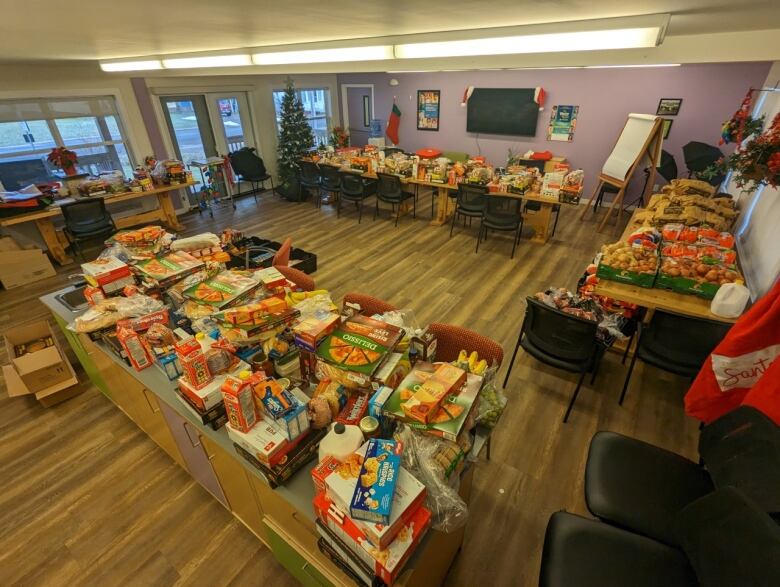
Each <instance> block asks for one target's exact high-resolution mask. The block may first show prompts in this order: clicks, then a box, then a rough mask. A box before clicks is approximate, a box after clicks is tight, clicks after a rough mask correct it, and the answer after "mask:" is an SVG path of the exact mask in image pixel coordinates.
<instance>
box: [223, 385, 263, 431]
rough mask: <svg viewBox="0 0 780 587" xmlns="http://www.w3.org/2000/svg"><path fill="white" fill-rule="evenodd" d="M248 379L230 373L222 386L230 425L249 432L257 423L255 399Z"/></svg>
mask: <svg viewBox="0 0 780 587" xmlns="http://www.w3.org/2000/svg"><path fill="white" fill-rule="evenodd" d="M242 375H243V374H242ZM247 379H248V378H244V379H242V378H241V377H233V376H231V375H228V376H227V377H225V381H224V382H223V383H222V386H221V387H220V391H221V392H222V401H223V402H225V411H226V412H227V416H228V420H229V421H230V425H231V426H232V427H233V428H234V429H235V430H240V431H241V432H249V430H250V429H251V428H252V426H254V425H255V423H257V411H256V408H255V399H254V397H253V393H252V387H251V385H250V383H249V381H247Z"/></svg>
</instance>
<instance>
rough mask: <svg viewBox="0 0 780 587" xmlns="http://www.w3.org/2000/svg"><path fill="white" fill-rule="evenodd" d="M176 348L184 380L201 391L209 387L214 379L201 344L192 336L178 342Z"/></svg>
mask: <svg viewBox="0 0 780 587" xmlns="http://www.w3.org/2000/svg"><path fill="white" fill-rule="evenodd" d="M174 348H175V349H176V354H177V355H178V356H179V362H180V363H181V369H182V372H183V373H184V378H185V379H186V380H187V382H188V383H189V384H190V386H192V387H194V388H195V389H200V388H202V387H205V386H206V385H208V384H209V383H210V382H211V380H212V379H213V377H212V375H211V372H210V371H209V366H208V363H207V362H206V355H205V354H204V353H203V349H202V347H201V344H200V342H198V340H197V339H196V338H195V337H194V336H190V337H189V338H185V339H184V340H180V341H179V342H177V343H176V344H175V345H174Z"/></svg>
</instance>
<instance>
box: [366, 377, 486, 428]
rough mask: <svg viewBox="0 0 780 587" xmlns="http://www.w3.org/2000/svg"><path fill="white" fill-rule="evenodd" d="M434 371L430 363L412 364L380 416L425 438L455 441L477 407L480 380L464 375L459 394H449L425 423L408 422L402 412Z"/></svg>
mask: <svg viewBox="0 0 780 587" xmlns="http://www.w3.org/2000/svg"><path fill="white" fill-rule="evenodd" d="M435 369H436V367H435V366H434V365H432V364H430V363H424V362H418V363H417V364H415V366H414V369H412V371H411V372H410V373H409V374H408V375H407V376H406V377H405V378H404V380H403V381H402V382H401V384H400V385H399V386H398V387H396V388H395V389H394V390H392V391H391V392H390V394H389V396H388V397H387V398H386V399H385V401H384V403H383V404H382V407H381V410H382V414H383V415H385V416H389V417H391V418H394V419H396V420H400V421H402V422H405V423H406V424H407V425H409V426H411V427H412V428H417V429H418V430H424V431H425V432H426V433H428V434H432V435H434V436H441V437H442V438H445V439H447V440H452V441H455V440H457V438H458V436H459V435H460V433H461V432H462V431H463V430H464V428H465V426H466V423H467V422H468V417H469V415H470V414H471V413H472V412H473V411H474V409H475V407H476V405H477V404H478V399H479V393H480V391H481V389H482V377H481V376H480V375H474V374H473V373H467V374H466V383H465V385H463V387H462V388H461V389H460V391H459V392H458V393H451V394H449V395H448V396H447V397H446V398H445V399H444V401H443V402H442V403H441V405H440V406H439V408H438V409H437V411H436V412H434V413H433V415H432V416H431V417H430V418H429V420H428V422H420V421H419V420H414V419H412V418H409V417H408V415H407V413H406V412H405V411H404V409H403V405H404V403H405V402H406V401H408V400H409V399H410V398H412V396H414V394H415V393H416V392H417V391H418V390H419V389H420V387H421V386H422V384H423V383H424V382H425V381H426V380H427V379H428V378H430V377H431V376H432V375H433V373H434V372H435ZM386 393H387V392H386V391H385V394H386ZM371 415H374V414H371Z"/></svg>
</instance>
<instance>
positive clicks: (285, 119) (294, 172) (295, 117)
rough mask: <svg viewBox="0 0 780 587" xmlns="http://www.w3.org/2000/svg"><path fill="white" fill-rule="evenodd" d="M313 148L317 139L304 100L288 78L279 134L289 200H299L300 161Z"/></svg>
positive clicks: (280, 165) (281, 169)
mask: <svg viewBox="0 0 780 587" xmlns="http://www.w3.org/2000/svg"><path fill="white" fill-rule="evenodd" d="M313 146H314V135H313V134H312V132H311V126H309V121H308V120H306V114H305V113H304V111H303V104H302V103H301V99H300V97H299V96H298V95H296V93H295V85H294V84H293V81H292V79H290V78H287V81H286V82H285V92H284V97H283V98H282V112H281V122H280V130H279V143H278V146H277V152H278V160H277V161H278V169H279V176H280V178H281V180H282V187H281V188H280V191H281V193H282V194H284V195H285V196H286V197H287V198H288V199H298V198H299V197H300V196H299V192H300V190H299V189H297V186H298V181H297V177H298V161H299V160H300V158H301V157H302V156H303V155H304V154H306V152H307V151H309V150H310V149H311V148H312V147H313Z"/></svg>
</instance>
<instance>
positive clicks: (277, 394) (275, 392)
mask: <svg viewBox="0 0 780 587" xmlns="http://www.w3.org/2000/svg"><path fill="white" fill-rule="evenodd" d="M254 394H255V402H256V403H257V405H258V407H259V408H260V409H261V410H263V411H264V412H265V413H266V414H268V415H269V416H270V417H271V418H274V419H277V418H281V417H282V416H284V415H285V414H288V413H290V412H292V411H293V409H294V408H295V405H296V404H295V398H294V397H293V395H292V394H291V393H290V392H289V391H287V390H286V389H284V388H283V387H282V386H281V385H279V382H278V381H276V379H274V378H273V377H268V378H266V379H262V380H260V381H258V382H257V383H255V384H254Z"/></svg>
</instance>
